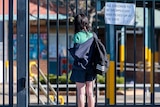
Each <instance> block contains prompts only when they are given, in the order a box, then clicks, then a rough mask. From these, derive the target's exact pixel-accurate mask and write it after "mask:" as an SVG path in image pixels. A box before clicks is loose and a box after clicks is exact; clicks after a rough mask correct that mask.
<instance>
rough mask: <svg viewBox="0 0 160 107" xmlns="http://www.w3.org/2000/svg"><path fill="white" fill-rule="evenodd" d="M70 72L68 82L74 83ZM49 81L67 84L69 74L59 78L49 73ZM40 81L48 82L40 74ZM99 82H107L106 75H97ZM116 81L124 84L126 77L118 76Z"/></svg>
mask: <svg viewBox="0 0 160 107" xmlns="http://www.w3.org/2000/svg"><path fill="white" fill-rule="evenodd" d="M70 74H71V73H69V74H68V83H72V82H71V81H70ZM46 77H47V76H46ZM57 80H58V81H57ZM49 81H50V83H51V84H56V83H59V84H66V83H67V75H66V74H63V75H61V76H58V78H57V75H54V74H49ZM40 82H41V83H42V84H46V83H45V81H44V79H43V78H42V77H41V76H40ZM97 83H100V84H105V76H102V75H97ZM116 83H117V84H124V77H116Z"/></svg>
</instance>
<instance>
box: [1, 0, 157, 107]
mask: <svg viewBox="0 0 160 107" xmlns="http://www.w3.org/2000/svg"><path fill="white" fill-rule="evenodd" d="M112 3H113V5H114V6H111V7H110V8H109V9H108V10H107V9H106V7H107V6H110V5H111V4H112ZM119 3H122V4H121V6H127V5H128V4H129V5H131V6H132V7H135V8H129V9H128V10H126V12H120V11H124V10H125V8H122V7H119V8H114V7H116V6H117V7H118V6H120V5H119ZM159 7H160V2H159V1H158V0H0V85H1V86H0V106H3V107H5V106H6V107H7V106H9V107H13V106H17V107H22V106H23V107H27V106H29V107H44V106H46V107H50V106H55V107H56V106H64V107H71V106H77V101H78V99H77V94H76V86H75V84H74V83H72V82H71V81H70V79H69V78H70V73H71V72H72V62H73V59H72V57H71V56H70V54H69V53H68V48H70V47H71V46H72V45H73V42H72V37H73V35H74V26H73V22H74V16H75V15H76V14H77V13H80V12H83V13H85V14H86V15H87V16H88V18H89V21H90V25H91V26H92V30H93V31H94V32H96V33H97V34H98V37H99V38H100V39H101V41H102V42H103V43H104V44H105V46H106V49H107V50H106V51H107V53H108V57H109V58H110V68H109V70H108V72H107V74H106V75H105V76H100V75H97V81H96V85H95V88H94V91H95V101H96V102H95V103H96V106H97V107H101V106H102V107H105V106H129V107H130V106H139V105H141V106H156V105H160V97H159V96H160V85H159V83H160V82H159V81H160V79H159V76H160V65H159V60H160V59H159V47H158V46H159V28H160V22H159V15H160V9H159ZM132 9H133V10H132ZM130 10H132V12H131V13H129V12H130ZM109 11H113V14H112V12H110V13H109ZM118 11H119V12H118ZM127 12H128V13H127ZM109 14H110V15H111V17H110V15H109ZM107 15H108V16H107ZM112 15H113V16H112ZM118 15H119V16H120V15H121V16H124V15H125V17H124V20H125V18H126V17H127V16H126V15H130V16H128V17H132V16H133V17H132V18H133V19H134V20H133V22H132V25H130V24H127V23H126V22H125V21H123V23H121V22H120V21H119V22H120V23H121V24H117V23H118V22H116V20H118V19H116V18H120V17H118ZM105 16H107V17H105ZM108 17H110V18H113V20H114V21H113V20H112V21H109V22H107V21H106V20H110V19H109V18H108ZM107 18H108V19H107ZM121 18H122V17H121ZM121 20H122V19H121ZM86 106H87V100H86Z"/></svg>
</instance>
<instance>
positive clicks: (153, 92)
mask: <svg viewBox="0 0 160 107" xmlns="http://www.w3.org/2000/svg"><path fill="white" fill-rule="evenodd" d="M151 11H152V12H151V14H152V15H151V16H152V17H151V21H152V23H151V29H152V30H151V31H152V36H151V40H152V41H151V43H152V45H151V48H152V49H151V50H152V64H151V65H152V66H151V70H152V71H151V76H152V77H151V104H152V105H155V102H154V101H155V98H154V97H155V87H154V82H155V31H154V28H155V21H154V20H155V17H154V15H155V13H154V12H155V0H152V10H151Z"/></svg>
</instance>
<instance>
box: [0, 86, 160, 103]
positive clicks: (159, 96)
mask: <svg viewBox="0 0 160 107" xmlns="http://www.w3.org/2000/svg"><path fill="white" fill-rule="evenodd" d="M156 90H157V91H156V92H155V104H160V92H159V91H160V90H159V89H156ZM158 90H159V91H158ZM135 92H136V98H135V101H136V103H141V104H143V103H144V98H143V96H144V95H143V90H142V89H136V91H135ZM2 93H3V91H2V86H1V85H0V105H1V104H2V103H3V96H2V95H3V94H2ZM121 93H124V92H122V91H121ZM145 96H146V97H145V102H146V103H150V99H151V97H150V93H145ZM29 98H30V103H31V104H35V103H37V101H38V100H37V97H36V96H35V95H30V97H29ZM63 98H64V101H65V102H66V99H67V96H66V95H63ZM40 99H42V101H44V102H45V103H46V102H47V99H46V98H45V97H44V96H43V95H41V96H40ZM125 99H126V100H125ZM68 103H76V96H73V95H72V96H71V95H69V96H68ZM97 103H105V96H104V95H98V96H97ZM116 103H117V104H119V103H121V104H123V103H127V104H130V103H131V104H133V103H134V90H129V91H126V95H125V94H122V95H116ZM5 104H8V87H7V86H6V87H5ZM14 104H16V86H14Z"/></svg>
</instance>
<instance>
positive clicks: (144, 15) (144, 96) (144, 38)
mask: <svg viewBox="0 0 160 107" xmlns="http://www.w3.org/2000/svg"><path fill="white" fill-rule="evenodd" d="M143 19H144V20H143V24H144V25H143V26H144V29H143V41H144V42H143V45H144V49H143V52H144V54H143V56H144V57H143V58H144V61H143V63H144V64H143V66H144V74H143V75H144V76H143V78H144V79H143V82H144V84H143V87H146V85H145V84H146V53H145V52H146V46H145V45H146V43H147V41H146V36H147V35H146V27H147V26H146V20H145V19H146V1H145V0H143ZM145 103H146V95H145V88H144V89H143V105H145Z"/></svg>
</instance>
